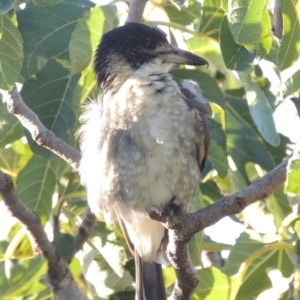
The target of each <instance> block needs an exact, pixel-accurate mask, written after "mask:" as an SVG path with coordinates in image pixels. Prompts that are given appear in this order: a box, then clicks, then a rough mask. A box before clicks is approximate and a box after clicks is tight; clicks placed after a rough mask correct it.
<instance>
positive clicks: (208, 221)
mask: <svg viewBox="0 0 300 300" xmlns="http://www.w3.org/2000/svg"><path fill="white" fill-rule="evenodd" d="M289 157H290V156H288V157H287V158H286V159H285V160H284V161H283V162H282V163H281V164H280V165H278V166H277V167H276V168H274V169H273V170H272V171H270V172H269V173H268V174H266V175H265V176H263V177H261V178H259V179H257V180H256V181H254V182H253V183H252V184H250V185H249V186H248V187H246V188H245V189H243V190H241V191H239V192H237V193H235V194H233V195H230V196H226V197H224V198H223V199H221V200H219V201H218V202H216V203H214V204H212V205H209V206H207V207H205V208H203V209H200V210H199V211H197V212H194V213H191V214H188V215H187V216H186V217H185V226H183V228H184V229H185V233H184V236H185V237H186V238H191V237H192V236H193V235H194V234H195V233H196V232H199V231H201V230H203V229H204V228H206V227H208V226H211V225H213V224H215V223H216V222H218V221H219V220H220V219H222V218H224V217H226V216H230V215H234V214H238V213H240V212H241V211H243V210H244V209H245V208H246V207H247V206H248V205H250V204H252V203H254V202H256V201H258V200H261V199H265V198H267V197H269V196H270V195H271V194H272V193H273V192H274V191H275V190H276V189H277V188H278V187H279V186H280V185H282V184H283V183H284V181H285V180H286V168H287V164H288V159H289Z"/></svg>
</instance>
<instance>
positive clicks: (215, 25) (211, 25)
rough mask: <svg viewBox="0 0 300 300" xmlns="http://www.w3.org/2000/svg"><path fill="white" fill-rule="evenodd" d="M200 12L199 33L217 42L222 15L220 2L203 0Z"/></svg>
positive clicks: (218, 0) (219, 0)
mask: <svg viewBox="0 0 300 300" xmlns="http://www.w3.org/2000/svg"><path fill="white" fill-rule="evenodd" d="M201 12H202V14H201V17H200V26H199V33H201V34H203V35H204V36H209V37H212V38H214V39H215V40H218V38H219V34H220V25H221V21H222V18H223V14H224V12H223V10H222V8H221V0H204V1H203V6H202V10H201Z"/></svg>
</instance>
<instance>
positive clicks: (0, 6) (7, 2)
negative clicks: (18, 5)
mask: <svg viewBox="0 0 300 300" xmlns="http://www.w3.org/2000/svg"><path fill="white" fill-rule="evenodd" d="M14 4H15V0H1V2H0V14H5V13H7V12H8V11H9V10H11V9H12V8H13V7H14Z"/></svg>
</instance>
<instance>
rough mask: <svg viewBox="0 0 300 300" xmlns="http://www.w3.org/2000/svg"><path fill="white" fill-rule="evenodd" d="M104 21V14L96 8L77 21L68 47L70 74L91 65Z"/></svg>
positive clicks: (99, 8)
mask: <svg viewBox="0 0 300 300" xmlns="http://www.w3.org/2000/svg"><path fill="white" fill-rule="evenodd" d="M104 20H105V17H104V13H103V11H102V9H101V7H100V6H98V7H95V8H92V9H91V10H90V11H89V12H86V13H85V14H84V17H83V18H82V19H80V20H79V21H78V23H77V25H76V28H75V30H74V31H73V33H72V37H71V40H70V45H69V47H70V57H71V65H72V69H71V72H72V74H76V73H79V72H81V71H82V70H84V69H85V68H86V67H87V66H88V65H89V64H90V63H91V61H92V58H93V54H94V52H95V50H96V47H97V45H98V43H99V40H100V36H101V35H102V33H103V27H104Z"/></svg>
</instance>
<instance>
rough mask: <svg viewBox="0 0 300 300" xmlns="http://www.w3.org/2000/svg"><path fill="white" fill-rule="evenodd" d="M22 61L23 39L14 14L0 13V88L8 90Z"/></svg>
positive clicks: (15, 78)
mask: <svg viewBox="0 0 300 300" xmlns="http://www.w3.org/2000/svg"><path fill="white" fill-rule="evenodd" d="M22 63H23V40H22V37H21V34H20V32H19V30H18V29H17V22H16V19H15V15H9V14H5V15H1V14H0V88H1V89H4V90H10V89H11V88H12V87H13V85H14V83H15V82H16V81H17V78H18V76H19V74H20V70H21V67H22Z"/></svg>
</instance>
